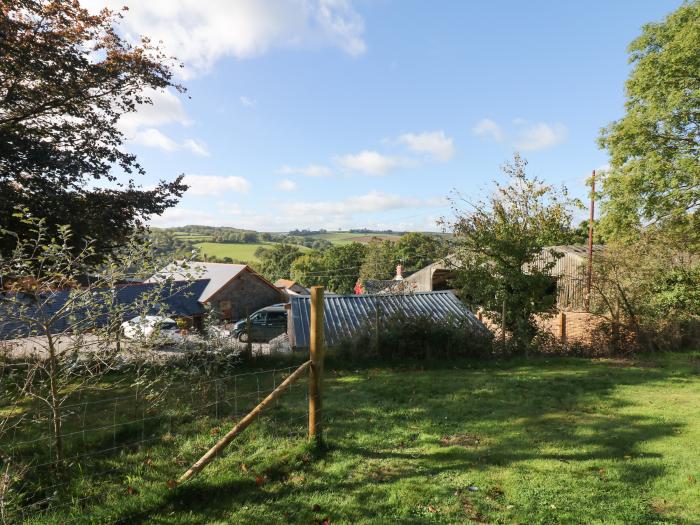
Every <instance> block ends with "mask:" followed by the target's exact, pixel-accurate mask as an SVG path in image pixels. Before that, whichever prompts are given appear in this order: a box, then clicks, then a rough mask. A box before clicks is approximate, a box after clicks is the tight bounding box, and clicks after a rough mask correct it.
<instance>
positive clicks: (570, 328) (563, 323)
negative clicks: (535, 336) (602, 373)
mask: <svg viewBox="0 0 700 525" xmlns="http://www.w3.org/2000/svg"><path fill="white" fill-rule="evenodd" d="M601 323H602V319H601V318H600V317H598V316H596V315H593V314H590V313H588V312H559V313H557V314H555V315H554V317H550V318H547V319H540V320H538V323H537V324H538V325H539V327H540V328H541V329H543V330H546V331H547V332H549V333H550V334H552V335H553V336H554V337H555V339H556V340H557V341H558V342H564V341H563V336H564V335H565V337H566V342H567V343H569V344H581V345H586V346H589V345H591V344H592V343H593V342H594V337H595V333H596V330H597V329H598V328H599V327H600V325H601ZM562 332H564V333H562Z"/></svg>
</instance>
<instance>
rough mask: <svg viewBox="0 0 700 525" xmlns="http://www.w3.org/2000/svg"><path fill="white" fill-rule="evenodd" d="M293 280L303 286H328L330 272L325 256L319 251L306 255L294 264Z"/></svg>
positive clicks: (292, 269) (292, 270)
mask: <svg viewBox="0 0 700 525" xmlns="http://www.w3.org/2000/svg"><path fill="white" fill-rule="evenodd" d="M290 275H291V278H292V279H293V280H294V281H297V282H299V283H301V284H302V285H303V286H306V287H311V286H328V280H327V276H328V270H327V269H326V264H325V260H324V257H323V254H322V253H321V252H318V251H313V252H309V253H305V254H304V255H302V256H301V257H299V258H298V259H296V260H295V261H294V262H293V263H292V268H291V273H290Z"/></svg>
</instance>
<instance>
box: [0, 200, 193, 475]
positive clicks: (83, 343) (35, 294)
mask: <svg viewBox="0 0 700 525" xmlns="http://www.w3.org/2000/svg"><path fill="white" fill-rule="evenodd" d="M17 215H18V217H17V219H18V220H19V221H21V222H22V223H23V224H24V225H25V227H26V228H25V229H26V230H27V231H29V232H30V234H29V236H28V237H26V238H23V237H19V236H18V235H17V234H15V233H14V232H12V233H10V232H7V231H6V230H2V229H0V234H1V235H3V236H4V235H10V236H12V237H14V238H15V243H14V244H15V248H14V250H13V252H12V253H11V254H10V255H9V256H3V255H0V275H1V276H2V277H3V279H2V288H0V312H1V313H0V334H2V337H3V339H8V340H10V342H9V344H6V345H3V346H2V348H1V350H2V351H1V352H0V362H3V363H4V362H12V360H13V359H14V360H16V359H17V357H20V356H21V357H22V358H23V366H21V367H19V368H17V369H16V370H15V371H14V373H12V374H8V375H7V377H3V378H0V386H2V388H0V398H4V397H5V396H7V395H8V393H9V395H16V393H17V392H19V393H20V394H21V396H20V397H29V398H31V399H34V400H38V401H39V402H41V403H43V404H45V405H46V406H47V408H48V409H49V411H50V413H51V429H52V435H53V443H52V447H53V450H54V454H55V457H56V459H57V460H58V461H59V462H60V461H61V460H62V459H63V452H64V447H63V430H62V426H63V419H64V418H63V408H62V407H63V405H64V403H65V402H66V400H67V399H68V398H71V397H76V396H79V395H80V393H81V392H82V391H83V390H85V389H86V388H89V387H94V385H96V384H99V382H100V379H101V378H103V377H104V374H106V373H109V372H110V371H114V370H115V369H116V367H117V366H119V365H122V364H123V363H124V362H125V360H130V361H131V362H132V363H136V362H138V361H142V362H143V361H146V360H148V359H149V357H148V356H149V355H152V353H151V352H143V351H142V350H143V348H142V347H140V346H134V345H128V344H123V343H122V341H121V323H122V322H123V321H125V320H127V319H132V318H134V317H143V316H145V315H163V316H167V315H168V313H169V312H168V310H167V306H166V305H165V301H164V297H166V296H167V295H168V294H169V293H174V292H172V290H173V286H171V284H170V283H167V282H162V283H154V284H152V285H149V286H147V287H145V289H144V291H143V293H142V294H140V295H139V296H138V297H135V298H133V299H132V300H129V301H125V300H123V299H122V297H123V296H122V295H120V290H123V289H124V285H123V283H124V282H125V281H126V280H127V279H128V278H130V277H140V278H145V277H147V276H149V275H152V274H153V273H155V272H156V271H157V269H158V268H159V267H161V262H160V261H158V260H157V259H155V258H154V257H153V253H152V251H151V249H150V246H149V245H148V243H144V242H143V240H142V239H141V238H140V237H133V238H132V239H130V241H129V242H127V243H126V244H125V245H124V246H122V248H121V249H120V250H118V251H116V252H115V253H113V254H109V255H108V256H107V257H106V259H105V263H104V264H103V265H101V267H100V273H99V275H96V276H91V278H90V279H87V283H85V284H79V283H81V282H83V281H85V277H86V274H85V272H86V270H88V269H89V268H90V266H91V260H93V259H94V249H95V248H94V246H93V244H92V242H91V241H89V240H87V241H86V242H85V244H84V247H83V249H82V250H81V251H80V252H77V253H76V252H75V250H74V249H73V243H72V242H71V240H72V239H71V236H72V234H71V231H70V228H69V227H67V226H63V227H60V228H59V232H58V235H57V236H56V237H53V236H50V235H49V230H48V229H47V227H46V221H45V220H44V219H36V218H34V217H32V216H31V215H30V214H28V213H27V212H26V210H24V211H23V212H21V213H18V214H17ZM174 286H183V288H184V287H186V286H187V283H185V284H184V285H174ZM181 292H182V293H186V292H185V290H184V289H182V290H181ZM3 342H4V341H3ZM15 346H17V348H16V349H15V348H14V347H15ZM32 347H33V350H32V349H31V348H32ZM0 426H1V425H0ZM0 452H2V451H0ZM0 455H2V454H0Z"/></svg>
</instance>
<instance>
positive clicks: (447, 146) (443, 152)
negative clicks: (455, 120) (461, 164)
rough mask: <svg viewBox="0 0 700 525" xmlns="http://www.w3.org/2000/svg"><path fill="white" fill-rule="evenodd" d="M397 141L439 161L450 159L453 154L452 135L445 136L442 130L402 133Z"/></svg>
mask: <svg viewBox="0 0 700 525" xmlns="http://www.w3.org/2000/svg"><path fill="white" fill-rule="evenodd" d="M398 142H399V143H401V144H404V145H405V146H407V147H408V148H409V149H411V150H413V151H417V152H419V153H428V154H430V155H432V156H433V157H435V158H436V159H438V160H441V161H447V160H450V158H451V157H452V155H453V154H454V151H455V149H454V145H453V144H452V137H447V136H446V135H445V132H444V131H433V132H426V133H417V134H416V133H404V134H403V135H401V136H400V137H399V138H398Z"/></svg>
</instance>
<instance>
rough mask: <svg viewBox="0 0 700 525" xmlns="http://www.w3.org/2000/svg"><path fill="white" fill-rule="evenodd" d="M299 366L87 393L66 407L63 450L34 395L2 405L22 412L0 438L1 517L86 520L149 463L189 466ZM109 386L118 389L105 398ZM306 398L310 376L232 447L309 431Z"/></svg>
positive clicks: (49, 417) (48, 414)
mask: <svg viewBox="0 0 700 525" xmlns="http://www.w3.org/2000/svg"><path fill="white" fill-rule="evenodd" d="M295 368H296V367H284V368H273V369H269V370H261V371H255V372H246V373H238V374H232V375H227V376H221V377H214V378H207V379H206V380H202V381H199V380H197V381H196V382H195V383H193V384H187V382H184V383H181V384H171V385H167V386H165V387H161V388H156V387H152V388H148V389H145V390H138V389H136V388H132V389H131V390H126V391H125V389H124V388H123V387H122V388H120V389H119V392H118V393H116V392H113V391H105V390H92V391H86V392H82V393H81V394H80V399H78V400H76V399H69V400H68V401H67V402H66V403H65V404H64V405H63V406H62V407H61V417H60V423H61V433H60V435H61V440H62V443H61V446H60V449H61V452H62V453H61V455H60V457H58V454H57V451H58V449H59V447H58V446H57V443H56V434H55V432H54V430H53V425H54V421H53V414H52V412H51V410H50V409H48V408H47V407H46V406H45V405H44V406H41V405H36V404H35V403H33V402H28V403H27V404H26V405H23V406H21V407H3V406H2V405H0V410H2V409H13V410H14V411H15V412H16V413H15V414H11V415H8V416H7V417H6V420H8V421H11V420H12V419H13V418H14V419H16V421H15V422H14V423H13V424H9V425H6V428H7V432H6V433H5V434H4V435H1V436H0V462H1V463H0V467H1V468H0V511H1V512H0V523H2V522H3V521H4V522H6V523H15V522H20V521H25V520H30V521H36V520H40V519H43V518H51V517H52V516H60V517H59V518H58V522H60V523H69V522H70V521H71V520H75V519H79V518H80V517H81V516H82V511H83V510H84V509H86V508H89V506H90V505H92V504H96V503H98V502H99V501H100V498H101V497H102V496H104V494H105V493H107V492H109V491H108V490H107V489H109V488H114V486H115V485H117V486H119V485H123V486H124V488H123V490H128V489H129V484H128V480H129V479H130V477H131V476H134V475H137V476H138V474H139V472H141V471H143V470H144V468H148V469H151V468H156V469H157V468H158V467H157V466H156V463H157V462H155V461H154V460H153V458H154V457H159V458H162V457H169V458H173V462H174V464H175V465H177V468H178V469H179V470H180V471H184V470H186V468H187V467H189V466H190V465H191V464H192V463H193V462H194V461H196V460H197V459H198V458H199V456H201V454H202V453H204V452H205V451H206V450H207V449H208V448H210V447H211V446H212V445H213V444H214V443H215V442H216V441H217V440H218V439H219V438H220V437H221V435H223V434H224V433H226V432H227V431H228V430H229V429H230V428H231V427H232V426H233V425H234V424H235V423H236V422H237V421H238V420H240V419H241V418H242V417H243V416H245V415H246V414H247V413H248V412H249V411H250V410H251V409H253V408H254V407H255V406H256V405H257V404H258V403H259V402H260V401H262V400H263V399H264V398H265V397H266V396H267V395H268V394H270V393H271V392H272V391H273V390H274V389H275V388H276V387H277V386H279V384H280V383H281V382H282V381H284V379H285V378H286V377H287V376H289V375H290V374H291V373H292V372H293V371H294V370H295ZM107 392H110V393H112V394H115V393H116V394H117V395H112V396H109V397H107V395H106V394H107ZM307 395H308V394H307V386H306V381H299V382H298V383H296V384H292V385H291V387H290V388H289V390H288V391H287V392H286V393H285V394H284V395H283V396H282V398H281V399H278V400H277V401H276V402H275V403H274V404H273V406H272V407H270V408H269V409H268V410H267V411H265V412H264V413H263V414H262V415H261V416H260V417H259V420H258V421H257V422H256V423H255V424H254V426H253V427H251V428H250V429H249V430H248V433H249V434H251V436H249V437H248V438H247V437H246V436H245V435H244V436H242V440H241V441H237V442H234V444H233V445H232V446H231V447H230V449H231V450H229V451H227V453H228V454H235V453H236V451H237V450H238V451H240V450H241V447H245V442H246V439H248V442H250V439H260V440H270V441H271V442H273V443H277V442H278V441H279V440H287V439H289V440H291V439H297V438H299V437H301V436H304V435H305V434H306V432H307V421H308V398H307ZM166 467H167V466H166ZM162 470H163V472H162V480H163V483H166V481H167V480H168V479H169V476H172V475H173V474H175V472H173V467H172V463H171V464H170V465H169V468H162ZM125 480H126V481H125ZM3 487H4V489H3Z"/></svg>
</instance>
